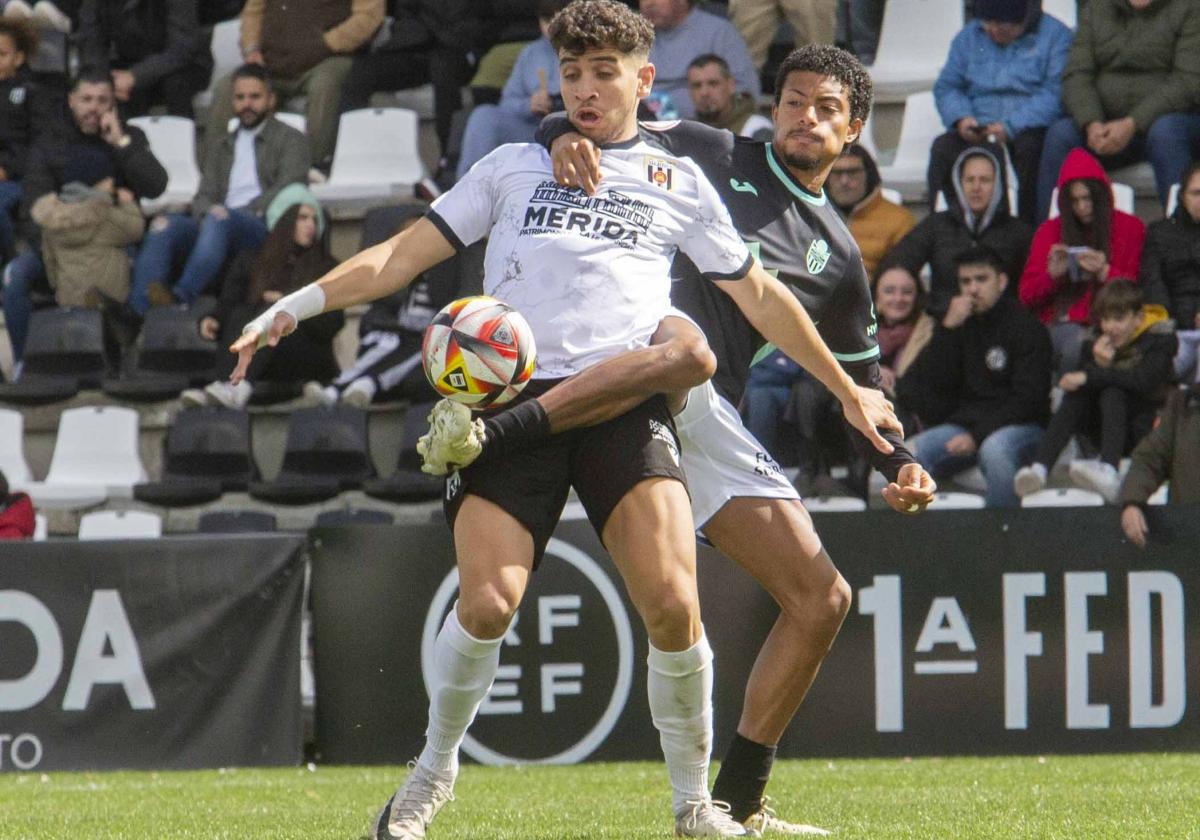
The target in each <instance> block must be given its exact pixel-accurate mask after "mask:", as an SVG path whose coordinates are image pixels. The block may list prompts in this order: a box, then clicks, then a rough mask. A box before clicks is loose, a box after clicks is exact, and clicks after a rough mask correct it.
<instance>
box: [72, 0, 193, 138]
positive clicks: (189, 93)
mask: <svg viewBox="0 0 1200 840" xmlns="http://www.w3.org/2000/svg"><path fill="white" fill-rule="evenodd" d="M198 6H199V3H198V2H197V0H84V2H83V6H82V7H80V10H79V41H80V52H81V63H82V64H83V66H84V67H87V68H90V69H95V70H100V71H104V72H111V73H112V81H113V88H114V92H115V93H116V97H117V102H119V103H120V110H121V115H122V116H123V117H134V116H138V115H140V114H145V113H146V112H147V111H149V110H150V108H151V107H152V106H155V105H164V106H166V109H167V113H168V114H172V115H174V116H177V117H188V118H189V119H190V118H191V117H192V97H194V96H195V95H196V94H197V93H199V92H200V91H202V90H204V88H205V87H207V85H208V80H209V77H210V76H211V75H212V67H213V60H212V52H211V49H210V47H209V39H210V37H211V36H210V35H209V34H208V32H207V31H206V30H204V29H202V28H201V26H200V23H199V20H198V18H197V9H198Z"/></svg>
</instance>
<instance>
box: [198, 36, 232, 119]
mask: <svg viewBox="0 0 1200 840" xmlns="http://www.w3.org/2000/svg"><path fill="white" fill-rule="evenodd" d="M241 39H242V24H241V21H240V20H239V19H238V18H234V19H233V20H225V21H221V22H220V23H218V24H217V25H216V26H214V27H213V33H212V57H213V71H212V79H211V80H209V83H208V89H207V90H202V91H200V93H197V94H196V96H195V98H193V99H192V104H193V105H194V106H195V107H196V108H199V109H204V108H207V107H209V106H210V105H212V92H213V88H214V87H215V86H216V84H217V82H219V81H220V80H221V79H223V78H225V77H226V76H228V75H229V74H230V73H232V72H233V71H234V70H236V69H238V68H239V67H240V66H241V65H242V41H241Z"/></svg>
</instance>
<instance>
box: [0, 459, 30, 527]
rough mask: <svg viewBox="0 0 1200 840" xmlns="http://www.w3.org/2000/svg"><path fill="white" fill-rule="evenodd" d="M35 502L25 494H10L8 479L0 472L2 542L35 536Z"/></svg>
mask: <svg viewBox="0 0 1200 840" xmlns="http://www.w3.org/2000/svg"><path fill="white" fill-rule="evenodd" d="M35 524H36V521H35V518H34V515H33V502H32V501H31V500H30V498H29V496H28V495H26V494H25V493H11V494H10V493H9V492H8V479H7V478H5V477H4V473H2V472H0V540H27V539H30V538H31V537H32V536H33V529H34V525H35Z"/></svg>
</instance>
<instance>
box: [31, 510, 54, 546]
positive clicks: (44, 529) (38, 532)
mask: <svg viewBox="0 0 1200 840" xmlns="http://www.w3.org/2000/svg"><path fill="white" fill-rule="evenodd" d="M49 536H50V520H49V519H47V518H46V517H45V515H44V514H41V513H35V514H34V516H33V541H34V542H45V541H46V538H47V537H49Z"/></svg>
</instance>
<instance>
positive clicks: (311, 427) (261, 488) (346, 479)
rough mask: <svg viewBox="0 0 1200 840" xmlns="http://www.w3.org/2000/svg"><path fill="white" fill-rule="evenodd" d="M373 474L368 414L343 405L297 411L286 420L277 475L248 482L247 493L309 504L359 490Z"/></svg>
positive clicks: (283, 501) (275, 500) (261, 498)
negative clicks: (272, 479)
mask: <svg viewBox="0 0 1200 840" xmlns="http://www.w3.org/2000/svg"><path fill="white" fill-rule="evenodd" d="M374 476H375V467H374V466H373V465H372V464H371V454H370V451H369V449H368V444H367V412H366V411H364V410H363V409H360V408H349V407H347V406H334V407H319V408H301V409H298V410H297V411H294V412H292V415H291V417H289V418H288V432H287V446H286V448H285V450H284V454H283V466H282V468H281V469H280V470H279V476H278V477H277V478H276V479H275V480H274V481H260V482H252V483H251V484H250V495H251V496H252V497H253V498H255V499H260V500H262V501H266V502H273V503H275V504H284V505H304V504H312V503H314V502H321V501H325V500H326V499H332V498H333V497H334V496H336V495H337V494H338V493H340V492H341V491H343V490H353V489H357V488H359V487H361V486H362V484H363V482H364V481H366V480H367V479H370V478H373V477H374Z"/></svg>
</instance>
